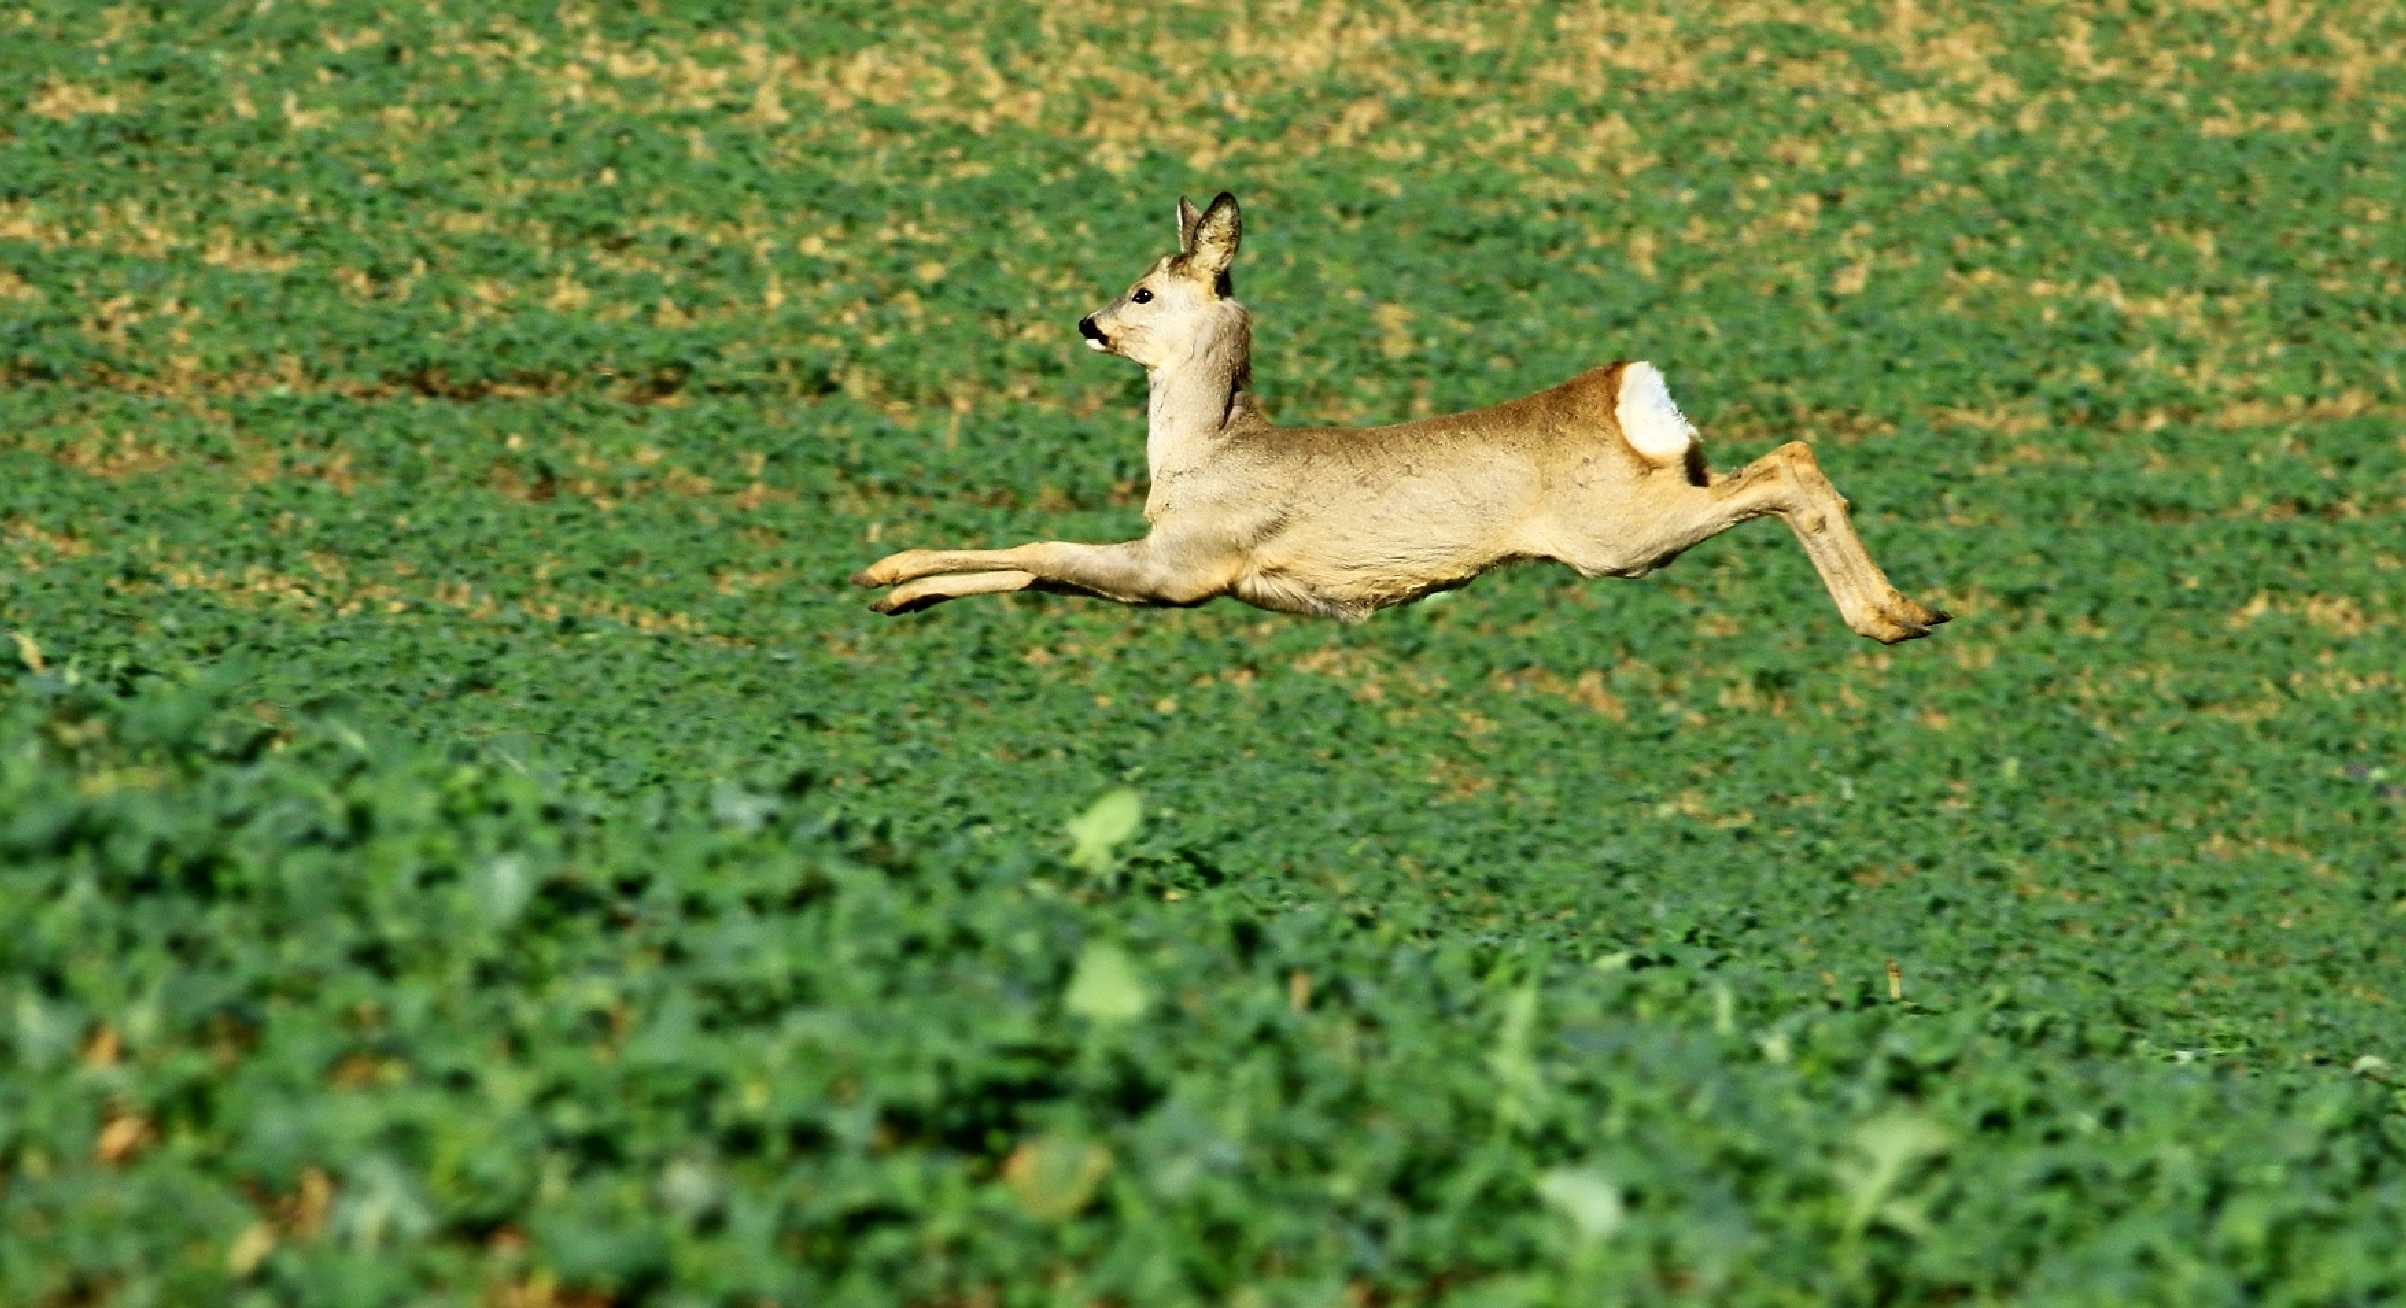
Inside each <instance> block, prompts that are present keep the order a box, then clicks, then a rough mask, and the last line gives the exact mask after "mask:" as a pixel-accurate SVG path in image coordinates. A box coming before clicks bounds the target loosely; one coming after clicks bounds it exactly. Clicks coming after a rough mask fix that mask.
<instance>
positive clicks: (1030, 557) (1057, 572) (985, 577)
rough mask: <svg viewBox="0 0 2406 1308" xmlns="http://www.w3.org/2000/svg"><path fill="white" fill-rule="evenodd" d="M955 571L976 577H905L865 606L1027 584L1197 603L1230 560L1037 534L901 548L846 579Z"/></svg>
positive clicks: (1223, 581) (882, 581) (890, 607)
mask: <svg viewBox="0 0 2406 1308" xmlns="http://www.w3.org/2000/svg"><path fill="white" fill-rule="evenodd" d="M959 573H969V574H973V576H975V577H977V578H979V579H980V580H979V581H977V582H975V583H965V582H961V581H955V582H954V584H953V588H949V589H948V588H946V587H926V586H924V585H923V586H920V587H918V588H916V589H915V588H914V587H913V586H910V585H905V586H903V588H902V589H901V590H898V591H896V592H895V593H894V594H891V595H887V596H884V597H882V598H880V599H879V600H878V602H877V603H876V604H873V605H871V607H872V608H875V609H877V610H878V611H879V612H881V613H897V612H902V611H904V610H905V609H906V608H909V607H925V605H927V604H931V603H936V602H938V601H939V600H943V599H951V598H953V597H954V595H955V594H982V593H986V592H988V591H1000V590H1023V589H1026V588H1027V587H1029V586H1046V587H1053V586H1058V587H1062V588H1066V589H1071V590H1079V591H1087V592H1091V593H1093V594H1096V595H1100V596H1103V597H1104V598H1105V599H1114V600H1118V601H1119V602H1121V603H1123V604H1199V603H1201V602H1203V601H1204V600H1207V599H1210V598H1211V597H1212V596H1214V595H1217V594H1220V593H1221V592H1222V591H1225V590H1226V589H1227V588H1228V585H1229V583H1230V582H1231V581H1232V580H1234V578H1235V575H1236V568H1235V561H1234V560H1233V559H1232V558H1227V557H1223V556H1221V555H1220V553H1219V552H1218V551H1212V550H1204V549H1197V548H1193V547H1187V548H1170V547H1164V546H1163V545H1161V544H1160V543H1159V542H1157V541H1156V540H1154V539H1153V538H1150V537H1148V538H1146V539H1144V540H1136V541H1128V542H1125V543H1122V544H1118V545H1080V544H1075V543H1072V542H1068V541H1040V542H1038V543H1036V544H1033V545H1021V546H1018V547H1016V548H1013V549H1007V550H904V551H902V552H901V553H899V554H889V555H887V556H886V557H885V558H882V559H879V560H878V561H877V562H875V563H872V564H870V565H869V566H868V567H866V568H863V569H861V571H860V572H859V573H858V574H856V575H855V576H854V577H853V578H852V580H853V582H854V584H856V585H861V586H892V585H896V584H897V583H919V582H920V580H921V579H922V578H931V579H932V578H938V577H947V576H948V575H950V574H959ZM1013 573H1018V574H1025V576H1026V578H1027V579H1026V580H1024V581H1006V580H1005V578H1006V577H1007V576H1008V574H1013ZM940 592H941V593H940Z"/></svg>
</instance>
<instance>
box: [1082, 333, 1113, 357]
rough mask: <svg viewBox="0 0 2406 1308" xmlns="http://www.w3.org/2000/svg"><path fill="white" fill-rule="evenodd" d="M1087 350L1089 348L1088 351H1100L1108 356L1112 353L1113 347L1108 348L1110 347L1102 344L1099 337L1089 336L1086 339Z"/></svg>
mask: <svg viewBox="0 0 2406 1308" xmlns="http://www.w3.org/2000/svg"><path fill="white" fill-rule="evenodd" d="M1086 348H1087V349H1090V350H1097V351H1100V352H1102V353H1105V354H1108V353H1110V352H1111V347H1110V346H1108V345H1105V344H1104V343H1103V342H1102V340H1101V338H1099V337H1094V336H1089V337H1087V338H1086Z"/></svg>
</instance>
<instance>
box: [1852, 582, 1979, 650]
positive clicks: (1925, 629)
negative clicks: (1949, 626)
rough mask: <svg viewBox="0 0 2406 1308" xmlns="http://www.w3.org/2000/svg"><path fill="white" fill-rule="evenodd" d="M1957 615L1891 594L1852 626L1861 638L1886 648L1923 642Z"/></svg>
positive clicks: (1898, 594)
mask: <svg viewBox="0 0 2406 1308" xmlns="http://www.w3.org/2000/svg"><path fill="white" fill-rule="evenodd" d="M1953 616H1954V615H1953V614H1951V613H1948V612H1947V611H1946V610H1944V609H1934V608H1930V607H1928V606H1927V605H1923V604H1918V603H1915V602H1914V601H1913V600H1911V599H1908V598H1906V597H1905V596H1904V595H1902V594H1900V593H1897V592H1894V591H1891V592H1890V593H1889V594H1888V595H1886V596H1885V597H1883V598H1882V599H1881V600H1880V601H1879V602H1878V603H1876V604H1875V605H1873V606H1872V608H1871V610H1870V611H1869V612H1867V613H1864V614H1862V615H1861V616H1860V617H1859V618H1858V619H1857V620H1856V621H1854V622H1852V623H1849V624H1848V625H1850V626H1852V627H1853V628H1854V629H1855V631H1856V632H1857V633H1859V634H1861V635H1865V636H1869V637H1870V638H1871V639H1873V640H1876V641H1878V642H1880V643H1881V644H1883V645H1895V644H1899V643H1901V642H1903V641H1908V640H1919V639H1921V638H1922V637H1924V636H1927V635H1929V634H1930V630H1931V628H1933V627H1936V626H1938V625H1939V624H1940V623H1943V622H1946V621H1949V620H1950V619H1951V618H1953Z"/></svg>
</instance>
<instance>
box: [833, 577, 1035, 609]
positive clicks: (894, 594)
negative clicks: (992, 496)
mask: <svg viewBox="0 0 2406 1308" xmlns="http://www.w3.org/2000/svg"><path fill="white" fill-rule="evenodd" d="M1036 584H1037V582H1036V574H1035V573H1032V572H1020V571H1017V570H1015V569H1009V568H1006V569H1003V570H1002V571H999V572H951V573H942V574H939V575H937V576H933V577H921V578H920V579H919V580H917V581H913V582H908V583H906V584H904V585H900V586H896V587H895V588H894V589H892V590H890V591H887V592H886V593H885V594H883V595H880V596H878V597H877V600H876V602H875V603H872V604H871V605H870V606H869V607H870V608H873V609H875V610H877V611H878V612H880V613H915V612H917V611H918V610H920V609H924V608H930V607H932V606H934V605H937V604H941V603H943V602H944V601H946V600H955V599H960V598H961V597H962V596H965V595H1000V594H1003V593H1005V592H1007V591H1014V590H1026V589H1027V588H1028V587H1030V586H1033V585H1036Z"/></svg>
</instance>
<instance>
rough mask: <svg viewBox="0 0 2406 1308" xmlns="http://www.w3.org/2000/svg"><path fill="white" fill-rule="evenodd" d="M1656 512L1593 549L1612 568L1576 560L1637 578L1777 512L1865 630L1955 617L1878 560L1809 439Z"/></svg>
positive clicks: (1906, 627) (1888, 630) (1871, 633)
mask: <svg viewBox="0 0 2406 1308" xmlns="http://www.w3.org/2000/svg"><path fill="white" fill-rule="evenodd" d="M1683 490H1684V491H1685V493H1683V494H1681V495H1679V496H1678V497H1676V498H1674V499H1672V500H1670V501H1669V502H1668V503H1667V504H1666V505H1665V506H1664V507H1663V508H1661V509H1659V510H1657V511H1656V512H1655V513H1653V514H1651V515H1649V516H1650V517H1651V522H1650V523H1649V529H1648V530H1646V531H1645V532H1643V533H1641V534H1640V535H1638V537H1637V538H1635V539H1630V538H1627V537H1623V538H1619V539H1612V540H1601V539H1599V540H1597V541H1595V542H1594V543H1593V545H1594V548H1593V551H1592V552H1593V553H1594V554H1595V555H1596V556H1597V557H1598V558H1605V557H1609V558H1610V559H1611V560H1612V564H1611V565H1610V566H1589V564H1587V563H1584V562H1582V561H1581V560H1580V559H1578V558H1575V557H1574V558H1572V559H1571V560H1570V561H1571V562H1572V564H1573V566H1576V567H1579V568H1580V570H1581V571H1583V572H1613V573H1620V574H1622V575H1636V574H1640V573H1644V572H1648V571H1651V570H1653V569H1655V568H1659V567H1661V566H1663V565H1664V564H1667V563H1669V562H1670V561H1671V560H1673V559H1675V558H1677V557H1679V556H1680V554H1682V553H1684V552H1685V551H1686V550H1688V549H1689V548H1690V547H1691V546H1694V545H1696V544H1697V543H1699V542H1701V541H1705V540H1709V539H1711V538H1712V537H1714V536H1718V535H1720V534H1721V533H1722V532H1725V531H1727V530H1729V529H1730V528H1732V527H1734V526H1737V525H1738V524H1739V523H1741V522H1745V521H1748V520H1749V519H1753V518H1761V517H1777V518H1779V519H1780V520H1781V521H1783V522H1785V523H1787V524H1788V529H1789V530H1790V531H1792V532H1794V533H1795V534H1796V540H1797V543H1798V544H1800V545H1802V546H1803V547H1804V552H1805V557H1807V558H1809V559H1811V560H1812V561H1813V568H1814V570H1815V571H1816V572H1819V573H1820V574H1821V583H1822V585H1824V586H1826V587H1828V588H1829V592H1830V598H1831V599H1833V600H1835V601H1837V604H1838V612H1839V614H1840V616H1842V617H1844V618H1845V619H1846V625H1847V626H1848V627H1849V628H1851V629H1853V630H1854V632H1855V633H1856V634H1857V635H1861V636H1868V637H1870V638H1871V639H1873V640H1876V641H1880V642H1881V643H1883V644H1889V645H1893V644H1895V643H1897V642H1898V641H1902V640H1912V639H1914V638H1915V637H1918V636H1927V635H1929V634H1930V629H1931V628H1932V627H1935V626H1937V625H1938V624H1939V623H1942V622H1945V621H1946V620H1947V617H1948V615H1947V614H1946V613H1944V612H1941V611H1940V610H1937V609H1933V608H1928V607H1925V606H1924V605H1921V604H1918V603H1916V602H1914V601H1913V600H1912V599H1910V598H1908V597H1907V596H1906V595H1905V594H1904V593H1903V592H1901V591H1899V590H1898V589H1897V588H1896V587H1895V586H1894V585H1892V584H1890V582H1889V580H1888V575H1887V574H1886V573H1884V572H1882V571H1880V566H1879V565H1878V564H1877V563H1874V562H1872V559H1871V554H1870V552H1869V551H1868V550H1865V549H1864V548H1863V541H1862V538H1861V537H1859V536H1857V535H1855V528H1854V524H1853V522H1852V521H1850V520H1849V519H1848V517H1847V515H1846V499H1845V497H1844V496H1841V495H1840V494H1838V489H1837V488H1836V487H1835V486H1832V485H1830V481H1829V478H1827V477H1825V476H1823V475H1822V474H1821V465H1820V464H1818V463H1816V462H1815V461H1814V459H1813V451H1812V450H1811V448H1809V447H1808V446H1806V445H1805V444H1804V443H1803V442H1801V441H1792V442H1790V443H1788V444H1786V445H1782V446H1780V447H1779V448H1778V449H1776V450H1773V451H1772V452H1771V453H1769V454H1766V455H1764V456H1763V457H1762V458H1759V459H1757V460H1755V461H1754V462H1752V463H1750V464H1747V465H1746V466H1745V467H1743V468H1741V469H1739V470H1738V471H1736V472H1734V473H1731V474H1730V475H1729V476H1726V477H1718V478H1714V479H1713V480H1712V482H1711V484H1709V485H1706V486H1702V487H1696V488H1692V489H1688V488H1683Z"/></svg>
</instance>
